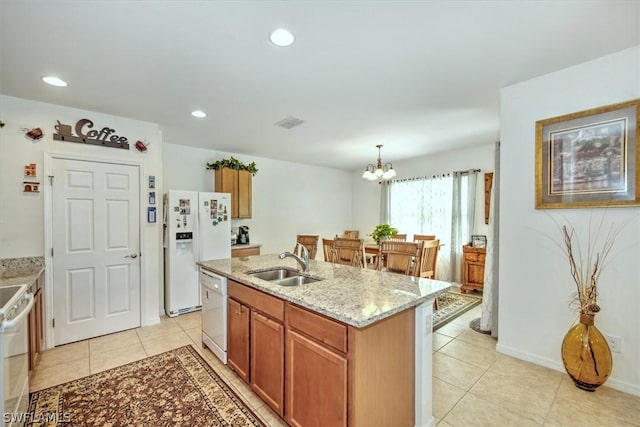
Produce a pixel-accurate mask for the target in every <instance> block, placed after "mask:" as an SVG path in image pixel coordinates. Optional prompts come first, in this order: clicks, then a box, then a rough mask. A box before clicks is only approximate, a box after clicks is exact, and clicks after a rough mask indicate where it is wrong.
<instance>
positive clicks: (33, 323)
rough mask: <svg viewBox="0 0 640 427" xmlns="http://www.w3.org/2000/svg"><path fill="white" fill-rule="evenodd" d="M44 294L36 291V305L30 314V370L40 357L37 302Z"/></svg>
mask: <svg viewBox="0 0 640 427" xmlns="http://www.w3.org/2000/svg"><path fill="white" fill-rule="evenodd" d="M40 294H42V292H38V291H36V296H35V297H34V298H35V301H36V302H35V303H34V304H33V307H32V308H31V311H30V312H29V315H28V316H29V318H28V327H29V370H32V369H33V368H35V367H36V358H37V357H38V351H39V348H38V339H39V336H38V315H37V312H36V310H37V307H36V304H37V301H38V298H39V297H40Z"/></svg>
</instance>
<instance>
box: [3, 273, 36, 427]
mask: <svg viewBox="0 0 640 427" xmlns="http://www.w3.org/2000/svg"><path fill="white" fill-rule="evenodd" d="M27 289H28V287H27V285H18V286H6V287H2V288H0V305H1V306H2V308H0V335H1V336H0V338H1V339H0V360H2V362H3V366H2V369H1V370H0V380H1V382H2V387H0V393H1V394H2V396H0V413H1V414H2V415H3V425H5V426H11V425H22V424H23V423H24V420H25V414H26V412H27V407H28V405H29V342H28V338H29V337H28V335H29V331H28V325H27V314H28V313H29V311H30V310H31V307H32V306H33V301H34V299H33V294H31V293H28V292H27Z"/></svg>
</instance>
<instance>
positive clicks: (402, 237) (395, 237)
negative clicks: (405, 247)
mask: <svg viewBox="0 0 640 427" xmlns="http://www.w3.org/2000/svg"><path fill="white" fill-rule="evenodd" d="M389 240H396V241H399V242H406V241H407V235H406V234H393V235H391V236H389Z"/></svg>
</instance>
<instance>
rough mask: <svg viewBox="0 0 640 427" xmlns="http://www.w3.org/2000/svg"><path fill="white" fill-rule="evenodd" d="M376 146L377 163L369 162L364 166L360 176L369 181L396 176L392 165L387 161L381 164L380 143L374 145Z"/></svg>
mask: <svg viewBox="0 0 640 427" xmlns="http://www.w3.org/2000/svg"><path fill="white" fill-rule="evenodd" d="M376 147H378V164H377V165H376V166H373V165H372V164H371V163H369V164H368V165H367V167H366V168H364V173H363V174H362V177H363V178H364V179H368V180H370V181H374V180H376V179H378V180H380V179H391V178H393V177H394V176H396V171H395V170H394V169H393V165H392V164H391V163H390V162H388V163H385V164H384V166H382V160H381V159H380V148H382V145H376Z"/></svg>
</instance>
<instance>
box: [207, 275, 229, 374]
mask: <svg viewBox="0 0 640 427" xmlns="http://www.w3.org/2000/svg"><path fill="white" fill-rule="evenodd" d="M200 288H201V289H200V295H202V342H203V343H204V344H205V345H206V346H207V347H209V349H210V350H211V351H212V352H213V354H215V355H216V356H218V359H220V360H222V363H224V364H226V363H227V278H226V277H222V276H218V275H217V274H215V273H212V272H211V271H209V270H205V269H203V268H200Z"/></svg>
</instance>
